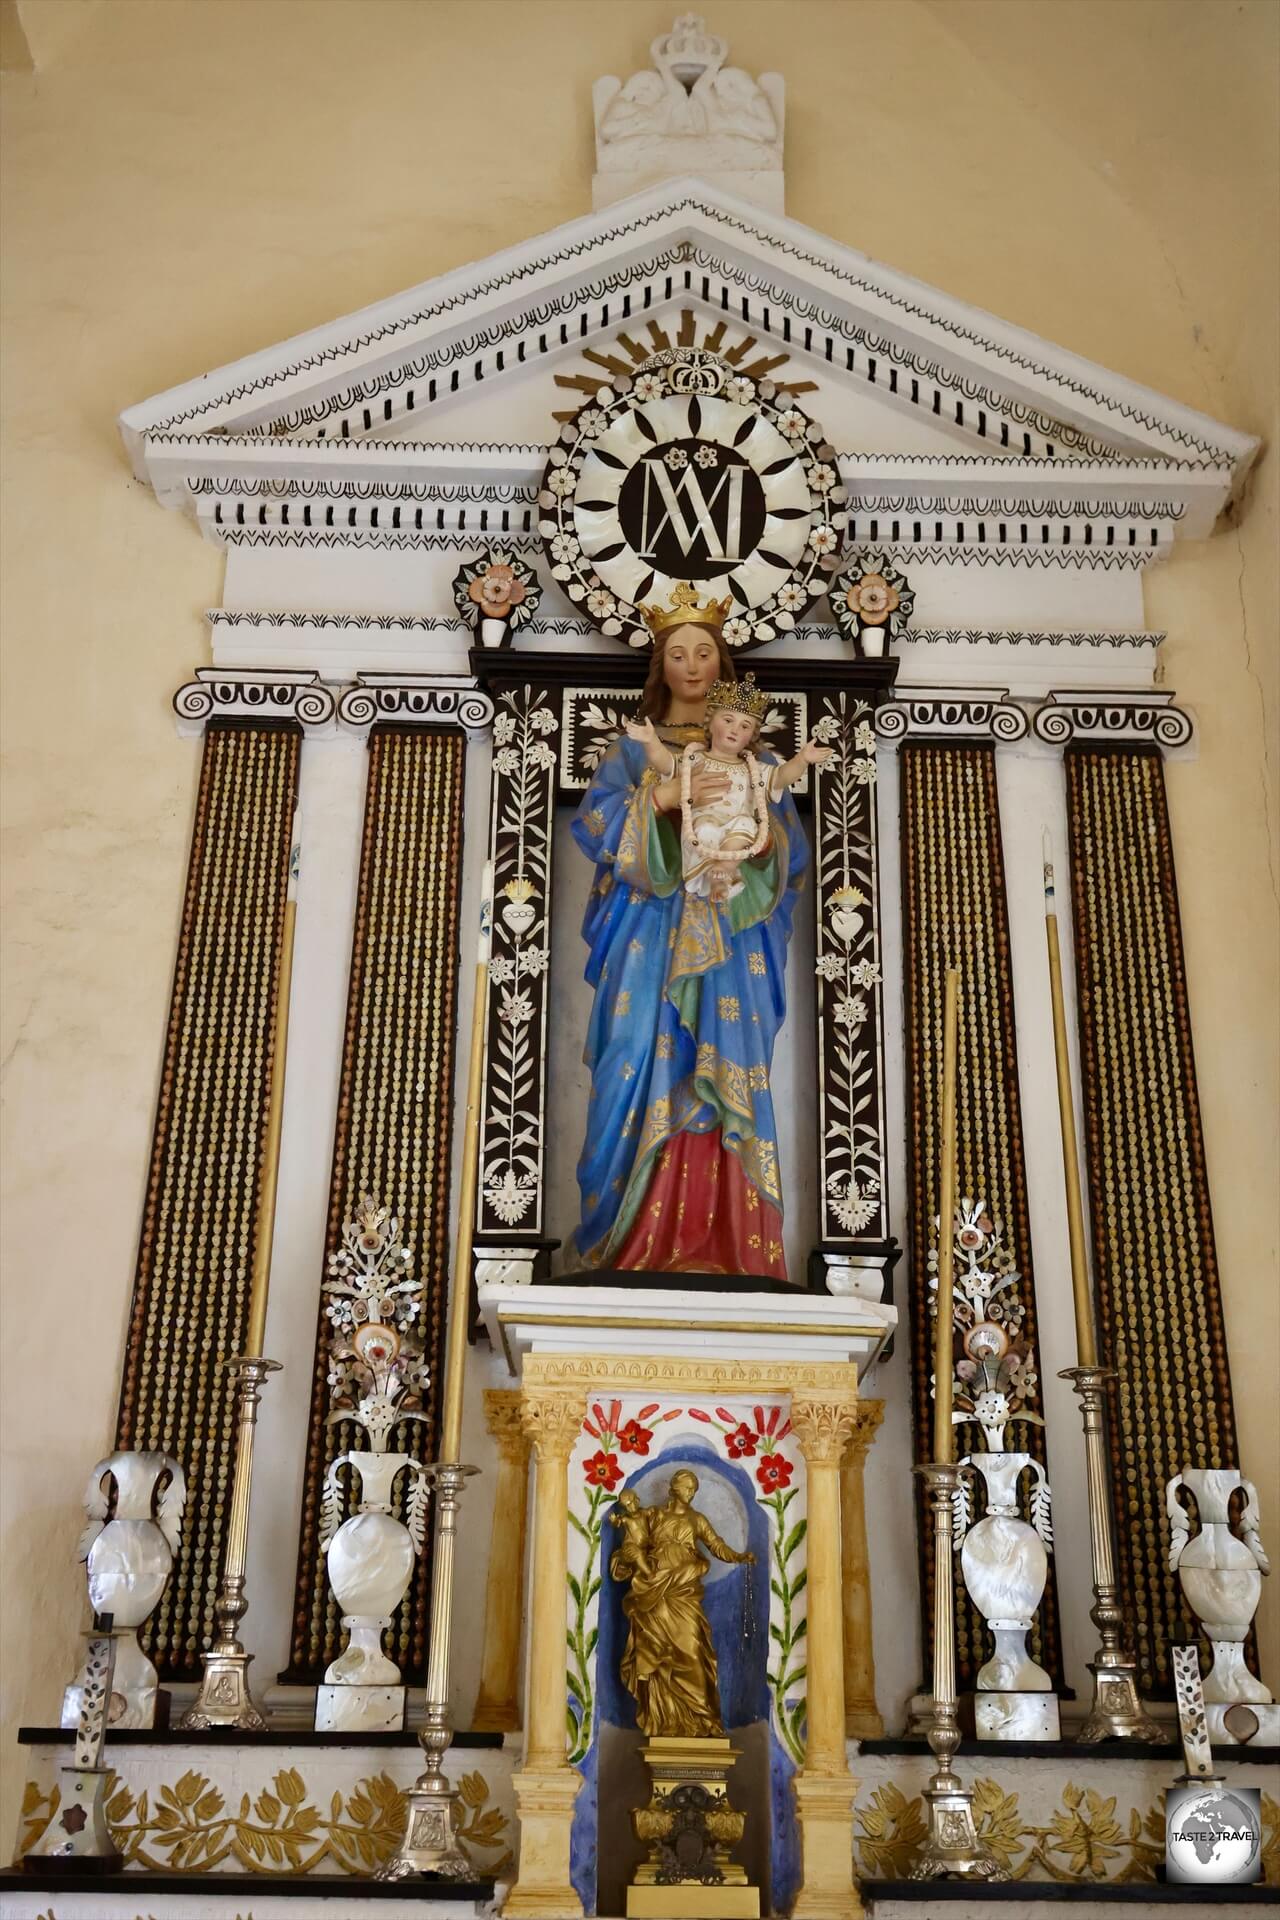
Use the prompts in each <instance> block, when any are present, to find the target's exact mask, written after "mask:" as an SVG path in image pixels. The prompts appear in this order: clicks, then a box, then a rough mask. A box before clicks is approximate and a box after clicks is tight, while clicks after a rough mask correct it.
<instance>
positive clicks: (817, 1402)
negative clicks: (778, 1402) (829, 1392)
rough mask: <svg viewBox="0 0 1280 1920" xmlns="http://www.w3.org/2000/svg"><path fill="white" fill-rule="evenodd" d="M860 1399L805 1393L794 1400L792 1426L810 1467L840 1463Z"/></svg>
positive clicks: (851, 1434)
mask: <svg viewBox="0 0 1280 1920" xmlns="http://www.w3.org/2000/svg"><path fill="white" fill-rule="evenodd" d="M857 1419H858V1403H857V1401H856V1400H851V1399H834V1398H830V1399H829V1398H822V1399H819V1398H818V1397H817V1396H815V1395H808V1394H806V1395H802V1396H799V1397H797V1398H795V1399H793V1400H792V1402H791V1427H792V1431H793V1432H794V1434H795V1436H796V1439H797V1440H798V1441H799V1443H800V1451H801V1453H802V1454H803V1455H804V1457H805V1462H806V1464H807V1465H808V1466H811V1467H819V1466H822V1467H826V1466H830V1467H838V1466H839V1464H840V1460H841V1456H842V1455H843V1453H844V1450H845V1448H846V1447H847V1446H848V1444H849V1442H850V1440H851V1438H852V1437H853V1433H854V1429H855V1427H856V1425H857Z"/></svg>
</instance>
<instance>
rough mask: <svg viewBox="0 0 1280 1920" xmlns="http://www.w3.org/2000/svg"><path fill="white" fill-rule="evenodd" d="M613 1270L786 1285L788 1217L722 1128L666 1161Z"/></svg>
mask: <svg viewBox="0 0 1280 1920" xmlns="http://www.w3.org/2000/svg"><path fill="white" fill-rule="evenodd" d="M610 1264H611V1265H613V1266H617V1267H624V1268H627V1267H629V1268H631V1269H632V1270H633V1271H643V1272H646V1273H758V1274H762V1275H766V1276H767V1277H768V1278H769V1279H771V1280H785V1279H786V1277H787V1265H786V1256H785V1255H784V1253H783V1251H782V1215H781V1214H780V1213H779V1212H778V1209H777V1208H776V1207H774V1206H771V1205H770V1204H769V1202H768V1201H767V1200H765V1199H762V1197H761V1196H760V1194H758V1193H757V1192H756V1190H755V1188H754V1187H753V1186H752V1185H751V1182H750V1181H749V1180H748V1179H747V1176H746V1174H745V1173H744V1172H743V1170H742V1163H741V1161H740V1160H739V1159H738V1156H737V1155H736V1154H734V1153H730V1152H729V1151H728V1150H727V1149H726V1148H725V1146H724V1145H723V1143H722V1141H721V1139H720V1134H719V1130H718V1129H717V1130H716V1131H714V1132H712V1133H678V1134H676V1136H675V1138H674V1139H672V1140H669V1141H668V1142H667V1144H666V1146H665V1147H663V1149H662V1151H661V1153H660V1154H659V1155H658V1162H657V1165H656V1167H655V1168H654V1172H653V1176H652V1178H651V1179H650V1181H649V1191H648V1192H647V1193H646V1194H645V1197H644V1199H643V1200H642V1201H641V1203H640V1211H639V1212H638V1213H637V1215H636V1217H635V1220H634V1222H633V1223H632V1227H631V1231H630V1233H629V1234H628V1235H627V1237H626V1240H625V1241H624V1242H623V1244H622V1246H621V1247H620V1248H619V1249H618V1252H617V1253H616V1254H615V1255H614V1258H613V1260H612V1262H611V1263H610Z"/></svg>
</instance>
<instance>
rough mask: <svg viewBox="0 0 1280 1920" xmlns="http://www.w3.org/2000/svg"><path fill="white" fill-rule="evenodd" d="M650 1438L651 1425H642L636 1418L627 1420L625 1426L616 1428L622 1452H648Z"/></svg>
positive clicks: (651, 1435)
mask: <svg viewBox="0 0 1280 1920" xmlns="http://www.w3.org/2000/svg"><path fill="white" fill-rule="evenodd" d="M652 1438H653V1429H652V1427H642V1426H641V1425H640V1422H639V1421H638V1420H628V1421H627V1424H626V1426H625V1427H619V1428H618V1445H619V1446H620V1447H621V1448H622V1451H623V1452H624V1453H648V1451H649V1442H650V1441H651V1440H652Z"/></svg>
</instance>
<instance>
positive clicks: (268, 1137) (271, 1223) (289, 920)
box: [243, 856, 298, 1359]
mask: <svg viewBox="0 0 1280 1920" xmlns="http://www.w3.org/2000/svg"><path fill="white" fill-rule="evenodd" d="M292 868H293V862H292V856H290V875H289V891H288V893H287V895H286V896H285V903H284V926H283V928H282V930H281V934H280V984H279V986H278V987H277V988H276V1017H275V1034H274V1039H273V1042H272V1047H271V1093H270V1097H269V1099H268V1103H267V1129H266V1133H265V1134H264V1135H263V1140H262V1182H261V1186H260V1187H259V1191H258V1218H257V1221H256V1223H255V1233H254V1242H253V1270H252V1274H251V1277H250V1281H249V1326H248V1331H247V1332H246V1334H245V1339H244V1349H243V1351H244V1353H245V1355H246V1356H247V1357H248V1358H250V1359H256V1358H257V1356H258V1355H259V1354H260V1353H261V1352H262V1349H263V1345H264V1343H265V1341H266V1335H267V1295H268V1293H269V1292H270V1290H271V1243H272V1240H273V1239H274V1238H275V1230H276V1187H277V1184H278V1182H279V1178H280V1132H281V1127H282V1125H283V1121H284V1074H285V1057H286V1054H287V1052H288V1042H289V993H290V989H291V987H292V984H293V929H294V922H295V920H296V919H297V916H298V903H297V900H296V899H295V897H294V877H293V870H292Z"/></svg>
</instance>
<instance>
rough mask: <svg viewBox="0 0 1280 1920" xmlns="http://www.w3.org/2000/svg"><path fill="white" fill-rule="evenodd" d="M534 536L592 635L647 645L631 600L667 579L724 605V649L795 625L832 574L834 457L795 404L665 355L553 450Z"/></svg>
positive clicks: (695, 352) (675, 353) (664, 590)
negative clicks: (723, 599) (723, 598)
mask: <svg viewBox="0 0 1280 1920" xmlns="http://www.w3.org/2000/svg"><path fill="white" fill-rule="evenodd" d="M538 505H539V508H540V510H541V518H540V520H539V529H540V531H541V533H542V536H543V539H544V540H545V542H546V544H547V550H548V554H549V556H550V560H551V570H552V574H553V576H554V578H555V579H557V580H559V581H561V582H562V583H563V585H564V590H565V592H566V593H567V594H568V596H569V598H570V599H571V600H572V601H574V602H575V603H577V604H579V605H581V606H582V608H583V610H584V611H585V612H586V613H587V614H588V615H589V616H590V618H591V619H592V620H593V621H595V623H596V624H597V625H598V626H599V627H600V629H601V631H602V632H604V633H606V634H610V635H616V636H618V637H619V638H623V639H625V640H626V641H627V642H628V643H629V644H630V645H631V646H633V647H642V646H648V645H649V643H650V634H649V631H648V629H647V628H646V627H645V625H644V623H643V621H642V620H641V618H640V614H639V612H638V606H639V603H640V602H641V601H658V602H662V603H665V602H666V600H667V598H668V596H669V594H670V591H671V589H672V587H673V586H674V585H675V584H676V582H677V581H681V580H692V581H695V582H697V583H698V584H699V585H701V586H711V587H714V588H715V590H716V591H717V592H718V593H720V594H721V595H724V594H728V595H730V596H731V597H732V602H733V605H732V609H731V613H730V617H729V619H728V620H727V621H726V622H725V626H724V637H725V639H726V641H727V642H728V643H729V645H730V646H732V647H744V648H749V647H754V646H761V645H763V644H764V643H765V642H766V641H768V640H773V639H775V638H776V637H777V635H778V634H780V633H785V632H786V631H788V629H790V628H791V627H794V626H795V624H796V621H797V620H798V619H799V618H800V616H801V615H802V614H803V613H804V611H805V609H806V608H807V607H808V606H809V605H810V604H811V603H812V601H814V600H815V599H816V598H817V597H818V595H819V594H821V593H823V592H825V590H826V587H827V583H828V581H829V580H830V578H831V576H832V575H833V574H834V573H835V572H836V571H837V570H838V568H839V565H840V550H841V548H842V546H843V544H844V538H845V527H846V523H847V520H848V513H847V509H846V493H845V489H844V487H843V486H842V485H841V484H840V477H839V473H838V471H837V468H836V454H835V449H834V448H833V447H832V446H830V445H829V444H828V442H827V440H826V437H825V435H824V434H823V431H822V428H821V427H820V426H818V424H817V422H816V421H814V420H811V419H810V418H809V416H808V415H807V414H806V413H804V412H803V411H802V410H801V409H800V408H799V407H798V406H797V405H796V404H795V400H794V398H793V396H792V395H791V394H790V393H787V392H782V391H780V390H779V389H778V388H777V387H776V386H775V385H774V384H773V382H771V381H769V380H760V381H756V380H753V379H751V378H750V377H749V376H747V375H745V374H739V373H736V372H735V371H734V369H733V367H732V366H730V365H729V364H728V363H726V361H724V360H723V359H721V358H720V357H719V356H718V355H716V354H714V353H709V352H706V351H703V350H699V349H697V348H692V347H671V348H667V349H665V350H664V351H663V352H661V353H656V354H654V355H653V357H652V358H651V359H649V360H646V361H645V362H644V363H643V365H642V366H641V367H640V368H639V369H638V370H637V371H636V372H635V373H634V374H620V375H618V377H617V378H616V379H614V380H613V381H611V382H610V383H609V384H608V385H605V386H601V387H600V388H599V389H598V390H597V391H596V392H595V393H594V394H593V395H592V396H591V398H590V399H588V401H587V402H586V403H585V405H583V406H582V407H580V408H579V410H578V412H577V413H576V414H575V415H574V416H573V418H572V419H571V420H570V421H569V422H568V423H567V424H566V426H565V427H564V428H563V429H562V431H561V434H560V438H559V442H558V443H557V445H555V446H554V447H553V448H552V450H551V458H550V461H549V463H548V466H547V471H546V473H545V474H544V476H543V483H542V490H541V492H540V493H539V495H538Z"/></svg>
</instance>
